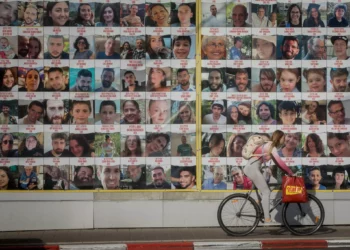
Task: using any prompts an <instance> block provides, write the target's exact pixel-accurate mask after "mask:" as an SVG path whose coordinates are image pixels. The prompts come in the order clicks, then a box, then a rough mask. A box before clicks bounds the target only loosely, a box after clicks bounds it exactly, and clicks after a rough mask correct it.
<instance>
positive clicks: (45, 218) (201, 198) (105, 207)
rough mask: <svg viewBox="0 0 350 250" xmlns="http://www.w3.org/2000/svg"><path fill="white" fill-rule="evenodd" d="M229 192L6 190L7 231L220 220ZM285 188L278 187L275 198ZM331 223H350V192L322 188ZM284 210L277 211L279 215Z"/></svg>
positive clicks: (0, 203)
mask: <svg viewBox="0 0 350 250" xmlns="http://www.w3.org/2000/svg"><path fill="white" fill-rule="evenodd" d="M227 195H230V193H228V192H219V193H218V192H215V193H214V192H119V193H108V192H96V193H83V192H77V193H60V192H57V193H44V192H38V193H35V192H29V193H23V192H21V193H17V192H10V193H3V194H0V211H1V227H0V228H1V229H0V230H1V231H16V230H18V231H19V230H48V229H88V228H135V227H140V228H142V227H202V226H205V227H210V226H218V223H217V219H216V213H217V208H218V206H219V204H220V202H221V200H222V199H223V198H224V197H226V196H227ZM276 195H279V193H275V192H273V193H272V195H271V198H274V197H275V196H276ZM316 196H317V197H318V198H320V199H321V201H322V203H323V206H324V208H325V212H326V218H325V222H324V223H325V225H334V224H337V225H341V224H350V213H349V207H350V192H331V191H326V192H318V193H317V194H316ZM280 209H281V207H280V208H279V211H275V214H273V216H275V215H276V213H277V217H276V220H277V221H279V216H280V214H281V213H279V212H280Z"/></svg>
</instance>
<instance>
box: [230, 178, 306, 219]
mask: <svg viewBox="0 0 350 250" xmlns="http://www.w3.org/2000/svg"><path fill="white" fill-rule="evenodd" d="M269 186H275V184H274V185H269ZM253 191H255V193H256V195H257V197H258V202H257V203H258V206H259V209H260V211H259V220H260V221H261V222H262V221H263V219H264V210H263V208H262V205H261V195H260V194H259V192H258V191H259V190H258V189H257V187H255V185H254V184H253V186H252V189H251V190H249V192H248V193H247V194H246V197H247V198H246V200H245V201H244V203H243V205H242V207H241V209H240V211H239V212H238V213H237V215H238V216H241V214H242V210H243V208H244V206H245V204H246V203H247V201H248V198H249V197H250V196H251V194H252V192H253ZM279 205H282V198H276V199H274V205H273V206H272V208H271V209H270V211H269V213H271V212H272V211H273V210H275V209H276V207H277V206H279ZM299 207H300V205H299ZM300 209H301V207H300ZM244 216H246V217H255V218H256V216H253V215H244Z"/></svg>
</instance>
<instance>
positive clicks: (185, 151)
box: [177, 144, 192, 156]
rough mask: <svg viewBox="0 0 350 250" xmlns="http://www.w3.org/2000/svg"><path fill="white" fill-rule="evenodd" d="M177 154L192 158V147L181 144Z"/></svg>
mask: <svg viewBox="0 0 350 250" xmlns="http://www.w3.org/2000/svg"><path fill="white" fill-rule="evenodd" d="M177 152H178V153H179V154H180V155H181V156H192V147H191V146H190V145H189V144H181V145H179V146H178V147H177Z"/></svg>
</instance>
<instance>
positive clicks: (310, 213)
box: [282, 194, 325, 236]
mask: <svg viewBox="0 0 350 250" xmlns="http://www.w3.org/2000/svg"><path fill="white" fill-rule="evenodd" d="M308 197H309V201H308V202H306V203H285V204H284V206H283V210H282V218H283V222H284V225H285V226H286V227H287V228H288V230H289V231H291V232H292V233H293V234H295V235H300V236H304V235H310V234H313V233H315V232H316V231H317V230H318V229H319V228H320V227H321V226H322V224H323V221H324V217H325V213H324V208H323V205H322V203H321V201H320V200H319V199H317V198H316V197H315V196H314V195H312V194H308Z"/></svg>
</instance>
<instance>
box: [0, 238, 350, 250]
mask: <svg viewBox="0 0 350 250" xmlns="http://www.w3.org/2000/svg"><path fill="white" fill-rule="evenodd" d="M336 247H340V248H347V249H350V239H349V240H319V239H312V240H303V239H295V240H261V241H254V240H251V241H218V242H153V243H152V242H144V243H142V242H141V243H127V244H75V245H37V246H23V245H22V246H19V245H17V246H0V250H11V249H23V250H27V249H28V250H31V249H32V250H38V249H40V250H78V249H79V250H215V249H221V250H225V249H226V250H228V249H229V250H235V249H326V248H336Z"/></svg>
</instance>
